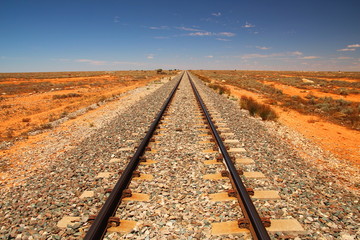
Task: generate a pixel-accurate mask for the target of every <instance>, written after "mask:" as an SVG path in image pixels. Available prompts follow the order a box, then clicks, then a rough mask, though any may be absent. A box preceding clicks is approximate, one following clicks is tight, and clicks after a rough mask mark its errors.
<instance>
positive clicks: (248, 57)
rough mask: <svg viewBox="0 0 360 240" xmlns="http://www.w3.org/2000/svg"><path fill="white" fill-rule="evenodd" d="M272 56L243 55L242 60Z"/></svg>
mask: <svg viewBox="0 0 360 240" xmlns="http://www.w3.org/2000/svg"><path fill="white" fill-rule="evenodd" d="M271 56H272V55H264V54H257V53H253V54H245V55H242V56H241V58H242V59H250V58H267V57H271Z"/></svg>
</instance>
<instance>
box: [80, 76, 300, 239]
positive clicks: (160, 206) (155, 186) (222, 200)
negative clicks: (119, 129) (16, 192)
mask: <svg viewBox="0 0 360 240" xmlns="http://www.w3.org/2000/svg"><path fill="white" fill-rule="evenodd" d="M177 81H178V82H177V83H176V84H175V87H174V88H173V89H172V91H171V92H170V94H169V96H168V98H167V99H166V101H165V102H164V103H163V105H162V107H161V109H160V111H159V113H158V114H157V115H156V117H155V119H154V121H153V123H152V124H151V125H150V127H149V130H148V131H147V132H146V135H145V137H144V138H143V139H142V140H141V142H140V144H139V145H138V146H137V147H136V148H135V149H136V151H135V153H134V154H133V155H132V157H130V159H129V163H128V164H127V166H126V167H125V168H124V169H123V170H122V171H121V172H119V174H120V178H119V179H118V181H117V182H116V184H114V187H112V188H111V189H107V190H106V194H108V197H107V200H106V201H105V203H104V205H103V206H102V207H101V209H100V211H99V212H98V213H97V215H96V216H90V217H89V223H91V226H90V228H89V229H88V230H87V232H86V235H85V238H84V239H102V238H104V237H108V238H109V239H110V238H114V236H117V235H116V234H133V236H134V238H135V236H137V235H136V234H139V235H143V236H148V237H149V239H153V238H157V237H159V238H164V237H165V238H167V237H170V238H171V236H172V234H175V235H173V236H172V237H173V238H176V236H185V237H186V234H187V232H190V233H194V230H193V229H191V228H198V230H197V232H196V235H195V236H196V238H198V239H209V238H214V239H215V238H217V237H218V238H221V236H225V237H227V236H235V235H237V236H242V237H244V238H246V237H248V235H249V233H250V234H251V236H252V238H253V239H270V236H272V235H271V233H272V232H277V233H278V232H292V233H294V232H302V231H303V229H302V228H301V226H300V224H298V223H297V221H296V220H294V219H290V220H289V219H288V220H279V219H270V218H269V216H261V217H260V215H259V213H258V212H257V210H256V207H255V205H254V203H253V200H254V199H260V201H264V200H265V201H266V200H268V199H270V200H272V201H273V200H277V199H280V197H279V195H278V194H277V192H276V191H254V189H251V188H246V187H245V185H244V183H243V181H242V178H244V177H245V178H249V179H252V178H255V179H256V178H264V176H263V175H262V174H261V173H260V172H246V171H244V169H242V166H245V165H249V164H250V165H251V164H254V162H253V161H252V160H251V159H246V158H242V156H243V153H244V151H245V149H243V148H241V147H238V146H236V145H238V144H239V141H238V140H236V139H232V133H231V130H230V129H228V128H227V127H226V123H225V122H224V121H223V119H222V118H221V116H220V115H219V114H218V113H217V112H216V110H215V109H212V108H211V106H208V107H207V106H206V104H205V103H204V101H203V99H202V96H201V92H199V90H198V89H197V87H196V85H197V84H201V83H199V82H197V83H196V84H195V83H194V81H193V80H192V77H191V76H190V74H188V73H187V72H183V73H182V76H181V77H180V79H179V80H177ZM127 150H128V151H129V152H131V150H130V149H127ZM112 164H116V161H112ZM104 176H105V175H104ZM235 202H237V204H234V203H235ZM256 204H257V205H259V204H261V202H259V201H258V202H256ZM135 212H137V213H135ZM193 212H195V213H196V214H192V213H193ZM144 214H145V215H144ZM212 215H214V216H212ZM134 220H135V221H134ZM136 221H137V222H136ZM139 222H140V225H141V226H140V227H139V226H138V225H139ZM141 228H143V229H145V230H144V231H143V230H142V229H141ZM171 230H173V231H174V233H172V232H171ZM269 232H270V236H269ZM114 234H115V235H114ZM119 236H121V235H119ZM130 236H131V235H130ZM213 236H217V237H213Z"/></svg>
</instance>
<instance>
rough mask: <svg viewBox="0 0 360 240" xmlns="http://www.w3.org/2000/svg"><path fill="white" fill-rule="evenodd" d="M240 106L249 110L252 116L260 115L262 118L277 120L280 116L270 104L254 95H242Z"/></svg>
mask: <svg viewBox="0 0 360 240" xmlns="http://www.w3.org/2000/svg"><path fill="white" fill-rule="evenodd" d="M240 107H241V108H242V109H246V110H248V111H249V114H250V115H251V116H255V115H257V116H260V117H261V119H262V120H275V119H277V117H278V116H277V114H276V113H275V111H274V110H273V109H271V107H270V106H269V105H267V104H262V103H259V102H257V101H256V100H255V99H253V98H252V97H247V96H241V100H240Z"/></svg>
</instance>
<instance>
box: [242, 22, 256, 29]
mask: <svg viewBox="0 0 360 240" xmlns="http://www.w3.org/2000/svg"><path fill="white" fill-rule="evenodd" d="M242 27H243V28H253V27H255V25H254V24H251V23H248V22H245V25H243V26H242Z"/></svg>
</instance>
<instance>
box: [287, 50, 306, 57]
mask: <svg viewBox="0 0 360 240" xmlns="http://www.w3.org/2000/svg"><path fill="white" fill-rule="evenodd" d="M287 54H288V55H291V56H302V55H303V53H302V52H300V51H294V52H287Z"/></svg>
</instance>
